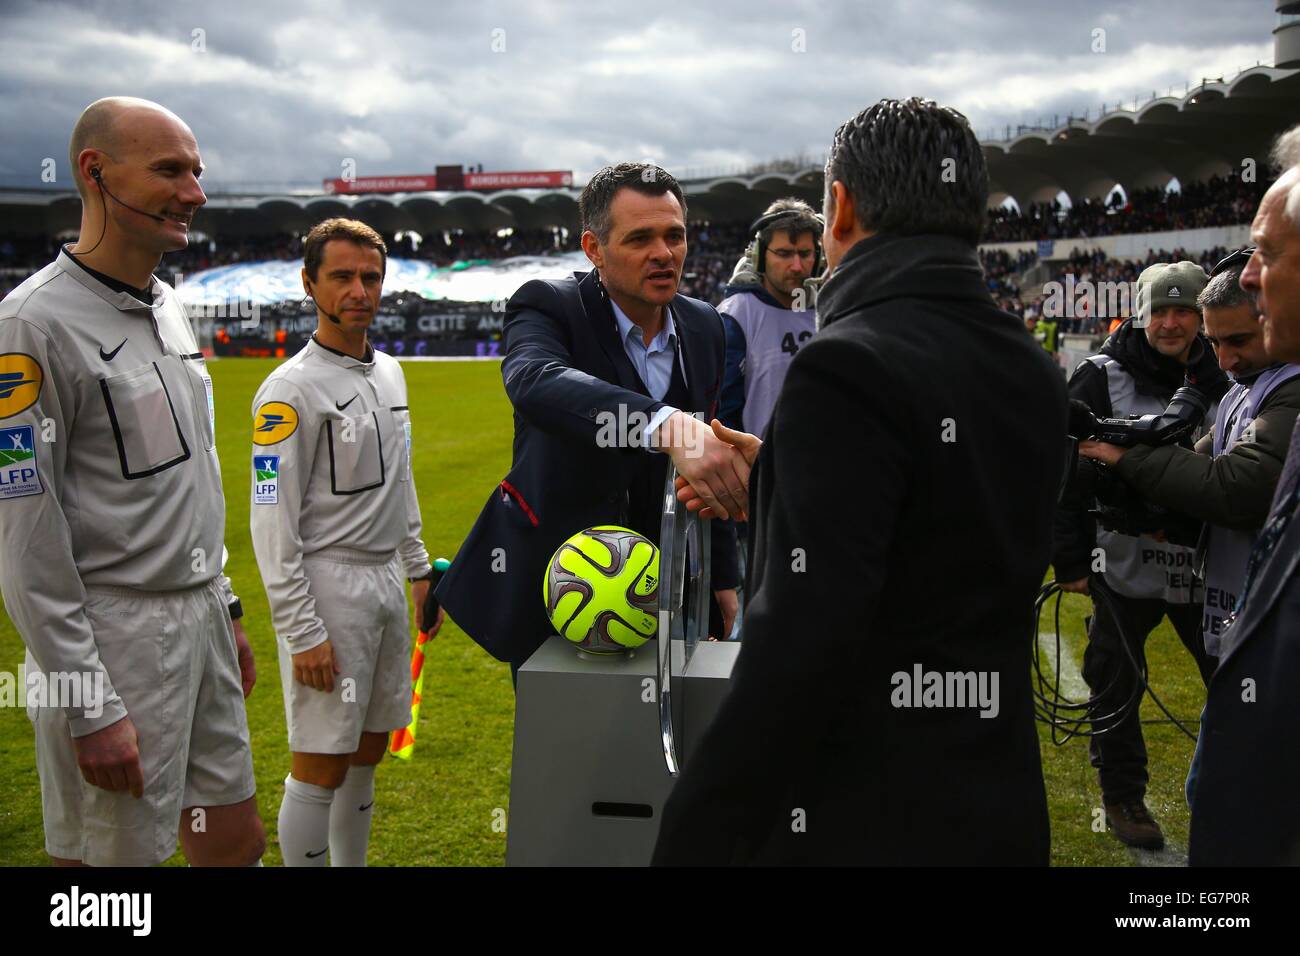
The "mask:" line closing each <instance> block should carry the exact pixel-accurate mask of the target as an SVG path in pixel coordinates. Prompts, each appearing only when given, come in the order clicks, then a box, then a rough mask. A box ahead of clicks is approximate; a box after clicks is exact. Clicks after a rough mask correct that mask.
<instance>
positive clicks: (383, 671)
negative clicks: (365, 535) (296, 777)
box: [279, 548, 411, 754]
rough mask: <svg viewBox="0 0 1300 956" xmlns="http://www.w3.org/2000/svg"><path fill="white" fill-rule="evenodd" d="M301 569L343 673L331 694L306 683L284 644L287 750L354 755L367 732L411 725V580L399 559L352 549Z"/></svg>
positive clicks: (321, 555) (307, 561)
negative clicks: (298, 678) (408, 598)
mask: <svg viewBox="0 0 1300 956" xmlns="http://www.w3.org/2000/svg"><path fill="white" fill-rule="evenodd" d="M303 569H304V570H305V571H306V573H307V587H308V590H309V591H311V596H312V598H313V599H315V601H316V615H317V616H318V617H319V618H320V619H321V622H322V623H323V624H324V625H325V633H326V634H327V635H329V641H330V644H331V645H333V647H334V662H335V664H336V665H337V666H338V668H339V673H337V674H335V675H334V690H333V691H331V692H329V693H326V692H325V691H322V690H316V689H315V688H313V687H308V686H307V685H306V684H301V683H299V682H298V681H296V680H294V677H293V657H292V655H290V653H289V651H288V650H287V649H286V648H285V646H284V643H283V642H280V643H279V647H280V685H281V687H282V688H283V689H284V714H285V720H286V722H287V723H288V725H289V749H290V750H292V751H294V752H295V753H313V754H350V753H355V752H356V750H357V747H359V746H360V744H361V734H362V732H365V733H387V732H389V731H391V730H397V729H398V728H399V727H405V726H406V725H407V724H409V723H410V722H411V618H410V616H409V612H408V611H407V607H406V578H405V576H404V574H403V572H402V564H401V561H400V559H399V558H398V557H397V555H396V554H374V553H371V552H366V551H354V550H352V549H350V548H326V549H324V550H322V551H317V552H314V553H313V554H309V555H307V556H306V557H304V558H303Z"/></svg>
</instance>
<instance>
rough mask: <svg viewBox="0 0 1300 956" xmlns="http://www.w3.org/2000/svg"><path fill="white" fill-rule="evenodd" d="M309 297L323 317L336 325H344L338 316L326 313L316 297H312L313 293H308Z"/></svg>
mask: <svg viewBox="0 0 1300 956" xmlns="http://www.w3.org/2000/svg"><path fill="white" fill-rule="evenodd" d="M307 297H308V298H310V299H311V301H312V304H313V305H314V306H316V308H317V309H319V310H320V313H321V315H323V316H325V318H327V319H329V320H330V321H331V322H333V323H334V324H335V325H342V324H343V322H342V320H340V319H339V317H338V316H337V315H334V314H332V313H330V312H326V311H325V307H324V306H322V305H321V304H320V303H319V302H317V301H316V297H315V296H314V295H312V294H311V292H308V293H307Z"/></svg>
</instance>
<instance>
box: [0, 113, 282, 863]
mask: <svg viewBox="0 0 1300 956" xmlns="http://www.w3.org/2000/svg"><path fill="white" fill-rule="evenodd" d="M68 158H69V161H70V164H71V167H72V172H73V175H74V176H75V179H76V185H77V191H78V192H79V193H80V195H81V203H82V211H81V234H80V237H79V238H78V240H77V242H76V243H75V244H74V245H72V246H65V247H64V248H63V249H61V250H60V251H59V255H58V257H57V258H56V259H55V261H54V262H52V263H50V265H48V266H46V267H45V268H44V269H42V270H41V271H40V272H38V273H36V275H34V276H32V277H31V278H30V279H28V280H27V281H26V282H24V283H23V284H22V285H20V286H19V287H18V288H16V289H14V290H13V292H11V293H10V294H9V295H8V296H6V297H5V299H4V302H3V303H0V447H3V448H4V451H5V457H4V458H2V459H0V587H2V588H3V591H4V600H5V610H6V611H7V612H8V613H9V616H10V617H11V618H12V619H13V621H14V624H15V626H16V627H17V629H18V632H19V633H20V634H21V635H22V638H23V642H24V644H26V646H27V665H26V666H27V668H28V671H29V673H30V672H32V671H39V672H41V673H42V674H44V675H45V676H46V681H47V683H48V684H49V685H50V686H54V685H56V684H57V682H58V678H59V677H60V676H62V677H64V678H67V677H68V676H71V677H73V678H74V679H77V681H76V682H77V683H80V685H81V686H82V687H86V686H89V687H90V688H91V689H92V692H93V693H92V695H91V696H92V697H93V698H94V699H93V700H89V701H88V700H86V699H84V695H83V699H82V700H80V701H77V700H75V699H73V700H61V701H49V700H46V701H36V702H34V706H31V707H29V714H30V715H31V716H32V718H33V721H34V723H35V727H36V765H37V769H38V771H39V773H40V778H41V801H42V807H43V811H44V821H45V849H46V852H47V853H49V854H50V856H51V857H52V858H53V859H54V862H55V863H56V864H78V863H84V864H87V865H93V866H131V865H152V864H156V863H161V862H163V861H164V860H165V859H167V858H168V857H169V856H171V855H172V853H173V852H174V851H175V849H176V843H177V839H178V838H179V840H180V843H181V846H182V848H183V849H184V851H185V856H186V858H187V859H188V860H189V862H190V863H191V864H193V865H219V866H241V865H253V864H256V863H257V862H258V860H259V859H260V857H261V855H262V849H263V847H264V845H265V838H264V836H263V832H262V824H261V822H260V821H259V819H258V816H257V805H256V802H255V800H254V796H253V793H254V782H253V760H252V753H251V751H250V748H249V738H248V723H247V719H246V716H245V712H244V697H245V695H246V694H247V693H248V692H249V691H251V689H252V684H253V681H254V679H255V674H254V670H253V660H252V651H251V650H250V649H249V647H248V643H247V641H246V640H243V639H242V632H240V631H238V630H237V629H235V628H234V627H233V626H232V624H231V613H230V611H229V610H228V607H229V606H230V605H232V604H233V603H237V602H233V596H232V595H231V593H230V589H229V582H228V581H227V580H226V578H225V577H224V576H223V575H222V573H221V569H222V563H223V561H224V557H223V553H224V549H223V546H222V538H223V535H224V530H225V500H224V498H223V497H222V490H221V469H220V466H219V464H218V462H217V452H216V445H215V442H214V440H213V420H212V417H211V416H212V407H213V406H212V396H211V378H209V376H208V374H207V372H206V370H205V368H204V362H203V356H202V355H201V354H200V353H199V351H198V348H197V346H196V344H195V340H194V334H193V331H192V329H191V327H190V323H189V319H188V317H187V316H186V313H185V310H184V309H183V308H182V306H181V304H180V302H179V301H178V299H177V296H176V292H175V291H174V290H173V289H172V288H171V287H170V286H168V285H167V284H166V283H165V282H162V281H161V280H159V279H158V278H157V277H156V276H154V275H153V274H152V273H153V270H154V269H156V268H157V267H158V262H159V259H160V257H161V256H162V254H163V253H164V252H169V251H172V250H177V249H184V248H185V247H186V245H187V244H188V243H189V224H190V219H191V217H192V216H193V215H194V212H195V210H197V209H198V208H199V207H200V206H202V205H203V204H204V203H205V202H206V201H207V197H206V196H204V194H203V189H202V188H201V187H200V186H199V182H198V177H199V176H200V174H201V173H202V171H203V162H202V160H201V158H200V157H199V150H198V145H197V143H195V141H194V134H193V133H191V132H190V129H189V127H188V126H186V125H185V123H184V122H182V121H181V119H180V118H179V117H177V116H176V115H175V114H173V113H171V112H169V111H168V110H166V109H164V108H163V107H161V106H159V105H158V104H156V103H151V102H148V101H146V100H138V99H134V98H130V97H111V98H108V99H102V100H98V101H96V102H95V103H92V104H91V105H90V106H89V107H87V109H86V110H85V112H84V113H82V115H81V118H80V119H79V120H78V121H77V124H76V126H75V128H74V129H73V132H72V143H71V147H70V149H69V157H68Z"/></svg>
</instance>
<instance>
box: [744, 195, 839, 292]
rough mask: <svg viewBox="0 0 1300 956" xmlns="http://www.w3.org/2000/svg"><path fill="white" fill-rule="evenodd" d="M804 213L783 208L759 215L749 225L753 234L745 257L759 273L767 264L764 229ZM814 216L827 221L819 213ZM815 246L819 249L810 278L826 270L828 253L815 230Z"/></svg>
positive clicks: (824, 222) (752, 269) (758, 273)
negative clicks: (823, 248)
mask: <svg viewBox="0 0 1300 956" xmlns="http://www.w3.org/2000/svg"><path fill="white" fill-rule="evenodd" d="M802 215H804V213H803V211H802V210H800V209H781V210H778V211H777V212H769V213H766V214H764V215H762V216H759V217H758V218H757V219H755V220H754V221H753V222H752V223H750V225H749V234H750V235H751V236H753V238H752V239H751V240H750V242H749V245H748V246H747V247H746V249H745V259H746V260H747V261H748V263H749V268H750V270H751V271H752V272H754V273H756V274H757V275H762V274H763V267H764V266H765V265H766V264H767V242H766V241H764V239H763V230H765V229H766V228H767V227H768V226H770V225H772V223H774V222H780V221H781V220H782V219H797V218H798V217H800V216H802ZM812 215H813V218H814V219H816V220H817V222H818V223H820V224H821V225H823V226H824V225H825V224H826V221H825V220H824V219H823V218H822V217H821V215H820V214H819V213H813V214H812ZM813 246H814V247H815V248H816V250H817V256H816V259H815V261H814V263H813V271H812V273H811V275H810V276H809V278H816V277H818V276H820V275H823V274H824V273H825V272H826V254H825V253H824V252H823V251H822V240H821V237H820V236H818V235H817V234H816V233H815V232H814V233H813Z"/></svg>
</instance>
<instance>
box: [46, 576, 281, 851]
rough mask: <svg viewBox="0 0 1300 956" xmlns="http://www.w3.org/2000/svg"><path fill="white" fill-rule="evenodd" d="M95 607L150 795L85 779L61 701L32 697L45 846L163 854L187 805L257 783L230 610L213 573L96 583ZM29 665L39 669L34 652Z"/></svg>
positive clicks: (90, 599)
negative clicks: (191, 581) (184, 579)
mask: <svg viewBox="0 0 1300 956" xmlns="http://www.w3.org/2000/svg"><path fill="white" fill-rule="evenodd" d="M86 617H87V618H88V619H89V621H90V626H91V628H93V630H94V633H95V644H96V647H97V648H98V650H99V657H100V660H101V661H102V662H103V664H104V669H105V670H106V671H107V672H108V676H109V680H111V681H112V684H113V687H114V689H115V690H116V691H117V693H118V695H119V696H120V697H121V698H122V703H123V704H124V705H125V706H126V712H127V715H128V716H129V717H130V718H131V722H132V723H133V724H134V725H135V730H136V735H137V737H138V738H139V748H140V769H141V771H142V773H143V776H144V796H143V797H141V798H140V799H139V800H137V799H135V798H134V797H132V796H131V794H130V793H129V792H126V791H108V790H104V789H101V788H100V787H96V786H93V785H92V784H89V783H87V782H86V781H85V779H84V778H83V777H82V776H81V771H80V769H79V768H78V767H77V754H76V751H75V750H74V749H73V744H72V736H71V734H70V732H69V729H68V720H67V717H66V716H65V715H64V713H63V710H62V709H60V708H57V707H35V706H33V707H31V708H29V711H28V716H30V717H31V718H32V722H33V723H34V724H35V726H36V767H37V771H38V772H39V773H40V778H41V804H42V810H43V813H44V817H45V851H46V852H47V853H49V854H50V855H51V856H56V857H63V858H65V859H71V860H81V861H82V862H84V863H87V864H89V865H91V866H153V865H155V864H158V863H161V862H163V861H164V860H166V859H167V858H168V857H169V856H171V855H172V854H173V853H174V852H176V841H177V831H178V829H179V827H180V824H181V816H182V810H183V809H185V808H188V807H220V806H226V805H228V804H233V803H241V802H243V801H244V800H247V799H248V798H249V797H251V796H253V794H254V792H255V791H256V787H255V785H254V782H253V754H252V750H251V749H250V747H249V741H248V719H247V716H246V715H245V712H244V692H243V688H242V685H241V683H240V677H239V656H238V652H237V651H236V648H235V632H234V629H233V628H232V627H231V624H230V612H229V610H228V609H227V607H226V604H225V600H224V599H223V597H222V594H221V589H220V588H219V587H218V585H217V582H216V581H215V580H214V581H211V582H209V583H208V584H205V585H201V586H200V587H197V588H191V589H189V590H185V591H168V592H158V591H136V590H134V589H131V588H119V587H96V586H93V585H91V586H87V588H86ZM27 667H28V670H29V673H30V672H32V671H35V670H38V669H39V668H38V667H37V665H36V662H35V661H34V660H33V659H32V657H31V655H30V654H28V655H27Z"/></svg>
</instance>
